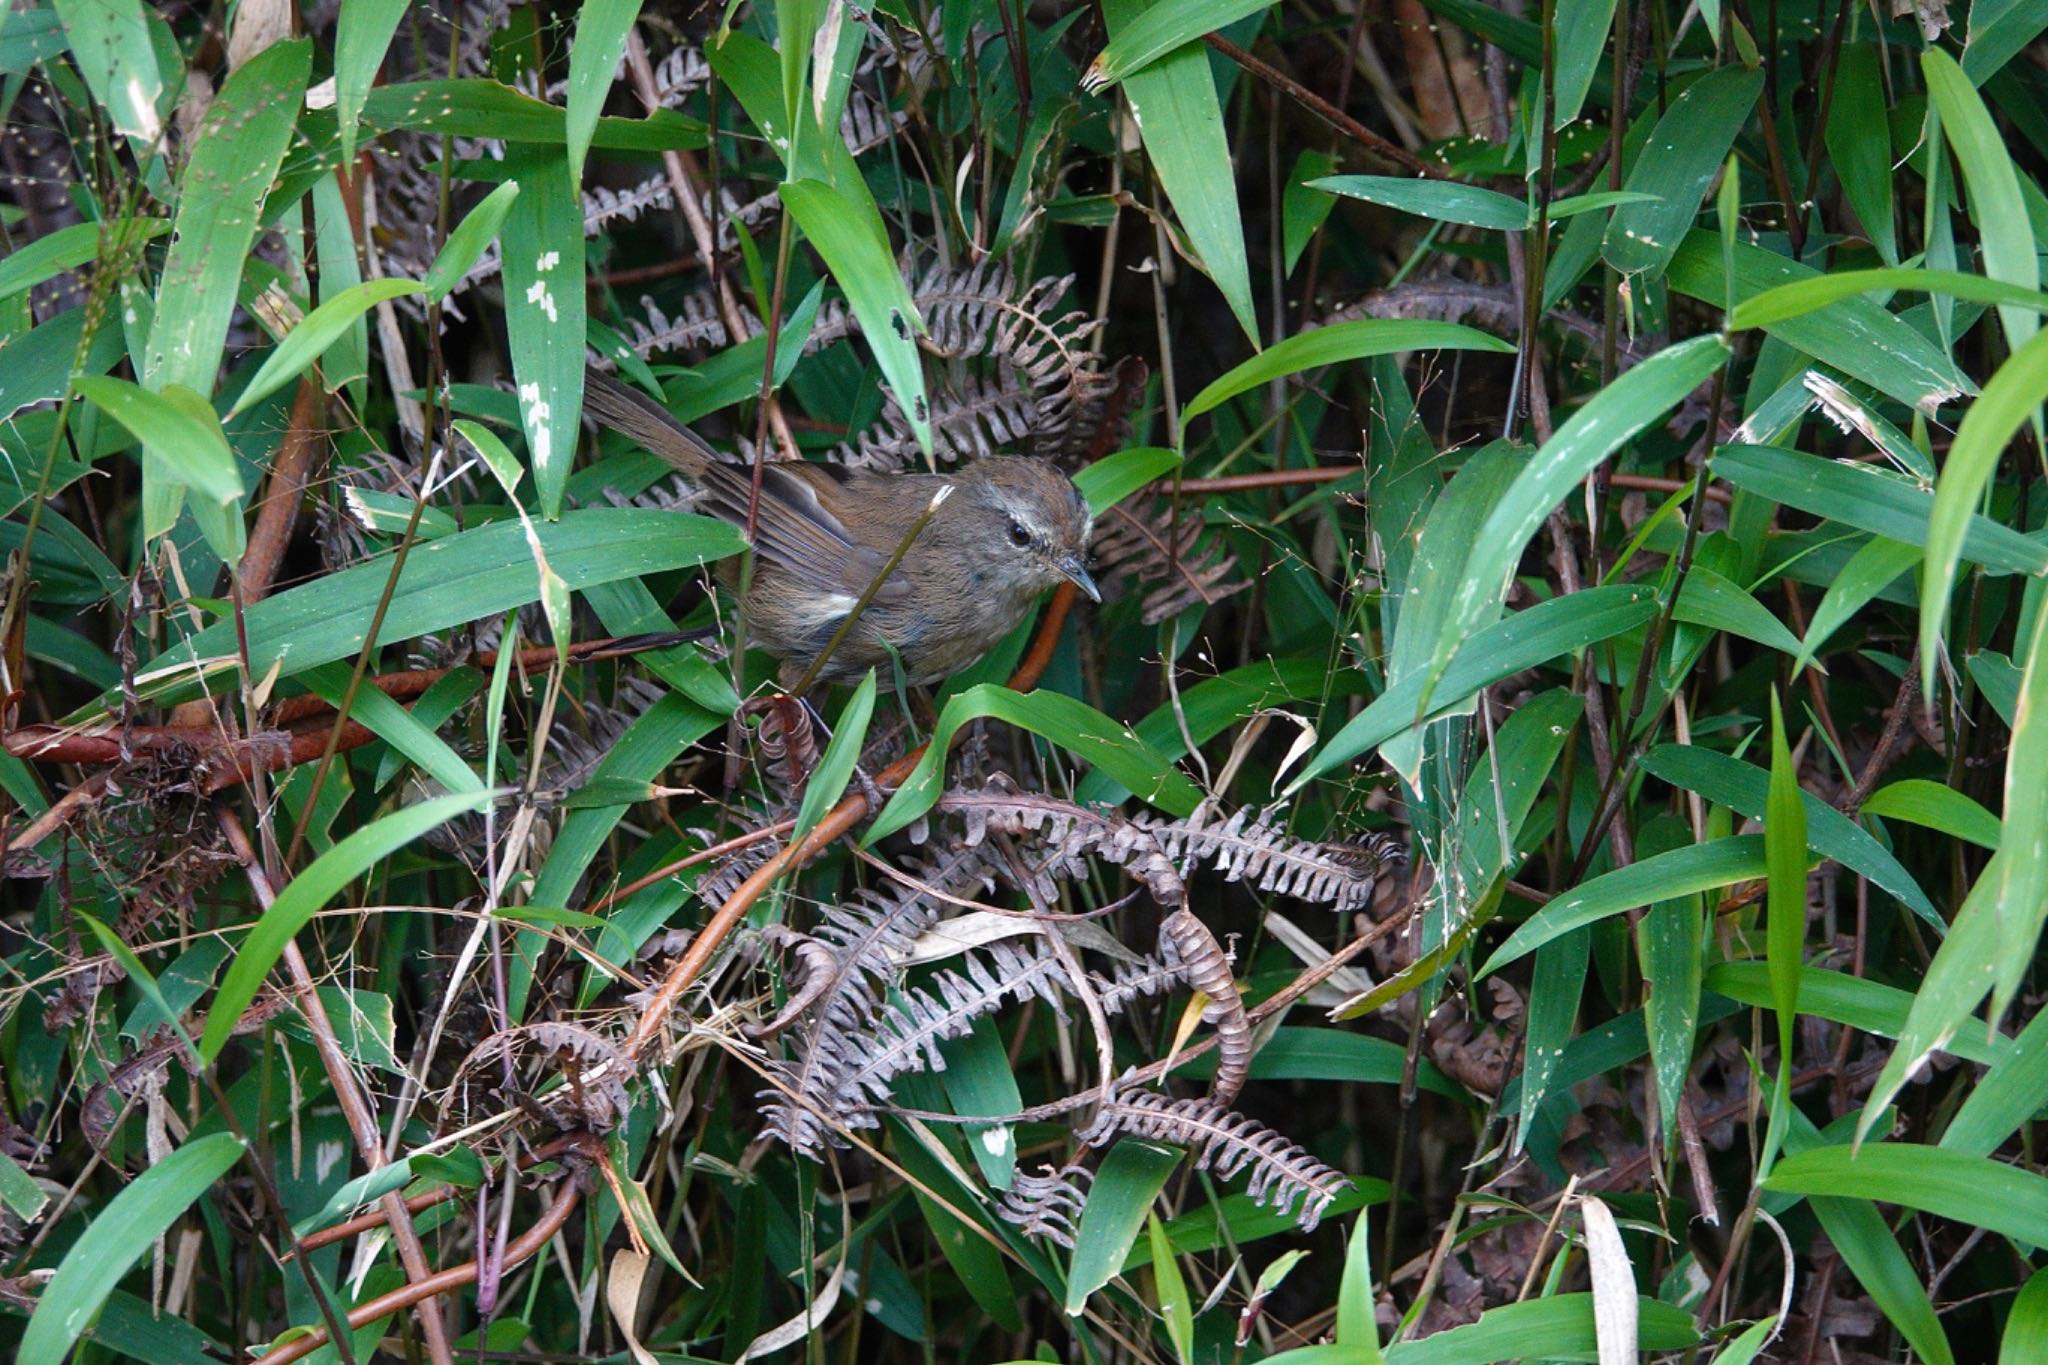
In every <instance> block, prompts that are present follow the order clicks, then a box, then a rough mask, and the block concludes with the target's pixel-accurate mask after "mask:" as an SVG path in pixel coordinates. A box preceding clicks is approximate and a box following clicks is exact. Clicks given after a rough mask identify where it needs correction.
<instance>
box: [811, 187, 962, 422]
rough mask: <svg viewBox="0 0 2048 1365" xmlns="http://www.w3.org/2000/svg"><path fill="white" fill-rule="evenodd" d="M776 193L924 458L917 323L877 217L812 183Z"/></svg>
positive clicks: (925, 411) (927, 415)
mask: <svg viewBox="0 0 2048 1365" xmlns="http://www.w3.org/2000/svg"><path fill="white" fill-rule="evenodd" d="M780 193H781V196H782V203H783V206H784V207H785V208H787V209H788V210H789V213H790V216H791V217H792V218H794V219H795V220H796V224H797V226H798V227H800V228H802V229H803V231H804V236H805V237H806V238H808V239H809V240H810V243H811V245H812V246H814V247H816V248H817V249H818V254H819V255H820V256H822V257H824V258H825V265H826V267H827V268H828V269H829V270H831V272H832V278H833V279H834V280H836V281H838V283H839V287H840V289H841V290H843V291H844V292H845V294H846V301H847V302H848V303H849V304H851V305H852V306H853V313H854V316H855V317H857V318H859V319H860V330H861V336H862V337H864V338H865V339H866V340H867V343H868V347H869V349H870V350H871V351H873V352H874V356H875V363H876V364H877V365H879V366H880V367H881V370H882V374H883V376H884V377H885V378H886V379H887V380H888V382H889V389H890V392H892V393H893V394H894V395H895V397H896V402H897V405H898V406H899V407H900V408H902V410H903V413H904V416H905V417H906V419H907V420H908V421H909V423H910V429H911V432H912V433H913V434H914V435H915V436H916V437H917V443H918V446H919V448H920V449H922V450H923V451H924V452H925V454H926V455H927V456H929V455H930V454H931V449H932V430H931V410H930V408H929V406H928V405H927V403H926V400H925V384H924V366H923V364H922V362H921V361H920V360H919V358H918V349H917V338H918V337H919V336H921V335H922V334H923V333H924V330H925V327H924V321H923V319H921V318H920V317H919V316H918V312H917V304H916V303H915V302H913V301H912V299H911V297H910V290H909V288H908V287H907V286H906V285H905V284H904V283H903V276H902V274H901V273H900V272H899V271H898V270H897V269H896V260H895V258H894V256H892V255H891V254H890V251H889V242H888V235H887V231H886V229H884V228H883V226H882V221H881V218H880V216H879V215H878V214H876V213H874V212H872V211H863V206H862V205H860V204H858V203H856V202H855V201H854V200H852V199H850V198H848V197H847V196H846V195H844V194H841V193H840V192H839V191H838V190H836V189H834V188H833V187H832V186H831V185H827V184H825V183H824V182H822V181H818V180H792V181H788V182H785V183H784V184H783V186H782V189H781V191H780Z"/></svg>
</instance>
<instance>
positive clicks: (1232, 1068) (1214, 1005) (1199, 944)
mask: <svg viewBox="0 0 2048 1365" xmlns="http://www.w3.org/2000/svg"><path fill="white" fill-rule="evenodd" d="M1159 941H1160V943H1161V945H1162V946H1166V945H1170V946H1171V948H1172V952H1173V956H1174V957H1176V958H1178V959H1179V960H1180V964H1181V979H1182V980H1184V981H1186V982H1187V983H1188V985H1189V986H1191V987H1193V988H1194V989H1195V990H1198V991H1200V992H1202V994H1204V995H1206V996H1208V997H1209V1003H1208V1004H1206V1005H1204V1006H1202V1022H1204V1023H1206V1024H1207V1025H1209V1027H1211V1028H1213V1029H1215V1030H1216V1074H1215V1076H1214V1078H1213V1079H1211V1080H1210V1082H1209V1097H1210V1099H1212V1100H1213V1101H1215V1102H1216V1103H1217V1104H1229V1103H1230V1102H1231V1101H1232V1100H1234V1099H1236V1098H1237V1096H1238V1092H1240V1091H1242V1090H1243V1089H1244V1083H1245V1081H1246V1080H1247V1079H1248V1078H1249V1077H1250V1076H1251V1074H1252V1021H1251V1019H1250V1017H1249V1016H1247V1015H1246V1013H1245V1008H1244V996H1243V995H1242V994H1241V993H1240V992H1239V991H1238V989H1237V978H1236V977H1235V976H1234V975H1232V973H1231V970H1230V954H1228V953H1226V952H1224V951H1223V945H1222V944H1220V943H1218V942H1217V941H1216V936H1215V935H1214V934H1212V933H1210V932H1209V926H1208V925H1206V924H1204V923H1202V922H1201V921H1200V920H1198V919H1196V918H1195V917H1194V915H1192V914H1191V913H1189V911H1188V909H1187V907H1185V906H1183V907H1181V908H1180V909H1178V910H1176V911H1174V912H1173V913H1172V914H1170V915H1168V916H1167V917H1166V919H1165V922H1164V923H1162V924H1161V925H1160V926H1159Z"/></svg>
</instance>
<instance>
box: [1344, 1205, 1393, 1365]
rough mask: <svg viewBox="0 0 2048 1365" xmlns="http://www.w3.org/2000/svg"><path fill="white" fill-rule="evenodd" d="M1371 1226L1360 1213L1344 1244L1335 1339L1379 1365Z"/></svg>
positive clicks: (1380, 1360)
mask: <svg viewBox="0 0 2048 1365" xmlns="http://www.w3.org/2000/svg"><path fill="white" fill-rule="evenodd" d="M1370 1231H1371V1224H1370V1220H1369V1219H1368V1218H1367V1217H1366V1214H1365V1212H1364V1211H1363V1210H1360V1212H1359V1215H1358V1220H1357V1221H1356V1222H1355V1223H1353V1224H1352V1225H1351V1236H1350V1237H1349V1238H1348V1239H1346V1241H1345V1244H1344V1272H1343V1274H1342V1276H1341V1277H1339V1279H1338V1281H1337V1314H1336V1338H1337V1344H1338V1345H1339V1346H1350V1347H1354V1348H1358V1349H1361V1350H1363V1351H1364V1353H1365V1354H1364V1357H1363V1358H1364V1360H1365V1361H1366V1363H1367V1365H1381V1362H1382V1361H1383V1360H1384V1359H1385V1357H1384V1356H1382V1355H1381V1354H1380V1326H1379V1322H1378V1320H1377V1318H1376V1316H1375V1314H1374V1311H1373V1306H1374V1299H1373V1292H1372V1239H1371V1237H1370V1235H1369V1234H1370Z"/></svg>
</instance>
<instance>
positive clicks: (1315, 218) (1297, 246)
mask: <svg viewBox="0 0 2048 1365" xmlns="http://www.w3.org/2000/svg"><path fill="white" fill-rule="evenodd" d="M1336 168H1337V158H1336V157H1334V156H1332V155H1330V153H1328V152H1325V151H1321V150H1319V149H1316V148H1313V147H1310V148H1304V149H1303V150H1302V153H1301V155H1299V156H1297V157H1296V158H1294V169H1293V170H1291V171H1289V172H1288V173H1287V188H1286V190H1285V191H1283V192H1282V194H1281V196H1280V221H1281V237H1282V242H1281V247H1282V250H1283V251H1284V252H1285V253H1286V257H1287V273H1288V274H1290V275H1292V274H1293V273H1294V267H1295V265H1296V264H1298V263H1299V262H1300V260H1301V253H1302V252H1304V251H1306V250H1307V249H1308V244H1309V241H1310V240H1311V239H1312V238H1314V236H1315V235H1316V232H1317V231H1318V230H1319V229H1320V228H1321V227H1322V226H1323V223H1324V222H1325V221H1326V220H1327V219H1328V218H1329V216H1330V210H1331V209H1333V208H1335V207H1336V206H1337V201H1336V200H1334V199H1332V198H1331V197H1330V196H1329V195H1327V194H1325V193H1323V192H1322V191H1320V190H1312V189H1310V188H1309V187H1308V186H1309V183H1310V182H1311V181H1314V180H1317V179H1320V178H1321V177H1323V176H1326V175H1328V174H1329V173H1330V172H1331V171H1333V170H1335V169H1336Z"/></svg>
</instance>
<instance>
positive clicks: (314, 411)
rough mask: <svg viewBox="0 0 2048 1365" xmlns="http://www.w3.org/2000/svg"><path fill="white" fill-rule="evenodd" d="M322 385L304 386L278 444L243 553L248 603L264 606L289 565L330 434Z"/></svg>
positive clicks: (308, 381)
mask: <svg viewBox="0 0 2048 1365" xmlns="http://www.w3.org/2000/svg"><path fill="white" fill-rule="evenodd" d="M325 398H326V396H325V394H323V393H322V392H321V388H320V382H319V381H318V380H317V379H315V378H313V377H312V376H311V375H308V376H307V377H306V378H304V379H301V380H300V381H299V391H298V394H297V396H296V397H295V398H293V400H292V415H291V423H290V425H289V426H287V427H286V428H285V433H284V440H283V441H282V442H281V443H280V444H279V445H278V448H277V459H276V460H275V461H274V462H272V464H271V468H270V484H269V486H268V487H267V488H266V489H265V490H264V494H263V501H262V503H261V504H260V505H259V507H258V510H257V513H256V525H255V526H254V527H252V528H251V529H250V531H249V543H248V547H247V548H246V549H244V550H243V551H242V568H241V584H242V601H243V603H244V605H247V604H249V603H252V602H260V601H262V600H263V599H264V597H265V596H267V595H268V594H269V592H270V587H271V584H273V583H275V582H276V581H277V566H278V565H279V564H281V563H282V562H283V561H284V552H285V548H286V547H287V546H288V545H290V544H291V539H292V528H293V527H294V526H296V525H297V524H298V519H299V506H300V504H301V503H303V502H304V501H305V498H306V485H307V484H308V483H310V482H311V481H312V476H313V469H314V467H315V465H316V464H317V463H318V461H319V455H320V451H321V450H322V448H323V447H324V446H325V444H326V443H325V441H324V440H323V438H324V437H325V436H326V434H327V432H326V429H325V426H324V424H323V423H322V421H321V418H322V416H323V413H324V410H325V408H326V401H325Z"/></svg>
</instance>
